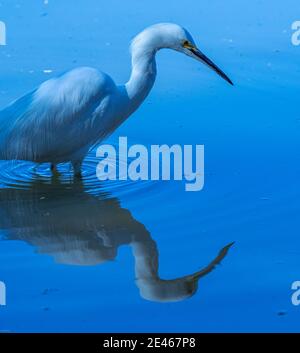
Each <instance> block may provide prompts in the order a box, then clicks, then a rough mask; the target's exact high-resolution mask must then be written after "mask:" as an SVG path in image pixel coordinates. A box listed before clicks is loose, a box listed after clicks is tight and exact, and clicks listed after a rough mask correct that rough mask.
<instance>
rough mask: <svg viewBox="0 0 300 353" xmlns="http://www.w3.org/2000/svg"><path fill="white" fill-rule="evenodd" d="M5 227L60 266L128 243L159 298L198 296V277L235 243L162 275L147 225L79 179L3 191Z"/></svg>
mask: <svg viewBox="0 0 300 353" xmlns="http://www.w3.org/2000/svg"><path fill="white" fill-rule="evenodd" d="M0 227H1V232H2V233H4V234H5V237H6V239H9V240H21V241H25V242H27V243H28V244H30V245H32V246H34V247H35V248H36V249H37V252H38V253H40V254H47V255H50V256H52V257H53V258H54V260H55V262H56V263H58V264H67V265H79V266H93V265H98V264H102V263H104V262H106V261H109V260H113V259H115V258H116V256H117V253H118V248H119V247H120V246H121V245H129V246H131V248H132V252H133V256H134V259H135V277H136V285H137V287H138V288H139V291H140V295H141V296H142V297H143V298H144V299H147V300H150V301H157V302H171V301H180V300H183V299H186V298H188V297H190V296H192V295H194V294H195V293H196V291H197V287H198V281H199V279H200V278H202V277H204V276H205V275H207V274H208V273H210V272H211V271H212V270H213V269H214V268H215V266H216V265H217V264H219V263H220V262H221V261H222V260H223V259H224V257H225V256H226V254H227V252H228V250H229V248H230V246H231V245H232V243H231V244H229V245H227V246H226V247H224V248H223V249H222V250H221V251H220V252H219V254H218V256H217V257H216V258H215V259H214V260H213V261H212V262H211V263H210V264H208V265H207V266H206V267H205V268H204V269H202V270H200V271H197V272H194V273H192V274H190V275H187V276H184V277H180V278H175V279H172V280H165V279H161V278H160V277H159V273H158V268H159V252H158V249H157V245H156V243H155V241H154V240H153V239H152V237H151V234H150V233H149V231H148V230H147V229H146V228H145V226H144V225H143V224H142V223H140V222H138V221H137V220H135V219H134V218H133V216H132V215H131V213H130V211H128V210H127V209H124V208H122V207H121V205H120V202H119V200H118V199H117V198H115V197H111V196H110V195H108V194H107V193H105V192H99V193H98V195H97V196H94V195H91V194H89V193H87V192H86V191H85V190H84V186H83V183H82V182H81V181H80V180H75V181H74V182H73V183H71V184H70V183H68V184H63V183H61V182H59V181H58V180H57V179H53V180H52V182H51V183H49V182H45V181H43V180H36V181H33V182H32V183H31V184H30V185H29V187H26V188H3V189H1V190H0Z"/></svg>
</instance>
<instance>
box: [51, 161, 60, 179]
mask: <svg viewBox="0 0 300 353" xmlns="http://www.w3.org/2000/svg"><path fill="white" fill-rule="evenodd" d="M50 169H51V172H52V175H53V176H59V171H58V170H57V166H56V164H54V163H51V164H50Z"/></svg>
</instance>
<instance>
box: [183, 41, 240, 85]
mask: <svg viewBox="0 0 300 353" xmlns="http://www.w3.org/2000/svg"><path fill="white" fill-rule="evenodd" d="M189 50H190V52H191V53H192V54H193V56H195V57H196V58H197V59H198V60H200V61H201V62H203V63H204V64H205V65H207V66H208V67H210V68H211V69H212V70H214V71H215V72H216V73H217V74H218V75H219V76H221V77H222V78H223V79H224V80H225V81H227V82H228V83H230V84H231V85H232V86H233V82H232V81H231V80H230V78H229V77H228V76H227V75H226V74H225V73H224V72H223V71H222V70H221V69H220V68H218V66H217V65H216V64H214V63H213V62H212V61H211V60H210V59H209V58H208V57H207V56H206V55H204V54H203V53H202V52H201V51H200V50H199V49H197V48H189Z"/></svg>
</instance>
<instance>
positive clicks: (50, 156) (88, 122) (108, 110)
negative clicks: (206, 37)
mask: <svg viewBox="0 0 300 353" xmlns="http://www.w3.org/2000/svg"><path fill="white" fill-rule="evenodd" d="M163 48H168V49H173V50H176V51H179V52H181V53H184V54H186V55H188V56H190V57H192V58H194V59H197V60H199V61H201V62H202V63H204V64H206V65H208V66H209V67H210V68H211V69H213V70H214V71H215V72H217V73H218V74H219V75H220V76H221V77H222V78H224V79H225V80H226V81H227V82H229V83H230V84H232V82H231V80H230V79H229V78H228V77H227V76H226V75H225V73H224V72H223V71H221V70H220V69H219V68H218V67H217V66H216V65H215V64H214V63H213V62H212V61H211V60H210V59H208V58H207V57H206V56H205V55H204V54H203V53H202V52H201V51H200V50H199V49H198V48H197V47H196V45H195V42H194V40H193V38H192V36H191V35H190V34H189V32H188V31H187V30H186V29H184V28H183V27H181V26H179V25H176V24H172V23H161V24H156V25H153V26H151V27H149V28H146V29H145V30H144V31H142V32H141V33H140V34H138V35H137V36H136V37H135V38H134V40H133V42H132V45H131V53H132V72H131V76H130V79H129V81H128V82H127V83H126V84H125V85H116V84H115V83H114V81H113V80H112V79H111V78H110V77H109V76H108V75H107V74H105V73H103V72H101V71H98V70H96V69H93V68H89V67H81V68H77V69H74V70H71V71H69V72H67V73H65V74H63V75H61V76H59V77H57V78H53V79H50V80H48V81H46V82H44V83H42V84H41V85H40V86H39V87H38V88H37V89H35V90H34V91H32V92H31V93H29V94H27V95H25V96H23V97H22V98H20V99H18V100H17V101H15V102H13V103H12V104H11V105H9V106H8V107H7V108H6V109H4V110H2V111H1V112H0V159H6V160H7V159H9V160H10V159H14V160H29V161H33V162H37V163H44V162H50V163H51V166H52V168H53V169H54V168H55V166H56V165H57V164H58V163H63V162H71V163H72V165H73V168H74V173H75V175H78V176H80V173H81V163H82V160H83V158H84V157H85V155H86V154H87V152H88V151H89V149H90V148H91V147H93V146H94V145H95V144H97V143H99V142H101V141H102V140H103V139H104V138H105V137H107V136H108V135H109V134H111V133H112V132H113V131H114V130H115V129H116V128H117V127H118V126H119V125H120V124H121V123H122V122H123V121H124V120H125V119H127V118H128V117H129V116H130V115H131V114H132V113H133V112H134V111H135V110H136V109H137V108H138V107H139V105H140V104H141V103H142V102H143V100H144V99H145V98H146V96H147V95H148V93H149V92H150V90H151V88H152V86H153V84H154V81H155V76H156V62H155V54H156V53H157V51H158V50H160V49H163Z"/></svg>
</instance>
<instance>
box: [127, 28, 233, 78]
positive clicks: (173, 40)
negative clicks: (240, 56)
mask: <svg viewBox="0 0 300 353" xmlns="http://www.w3.org/2000/svg"><path fill="white" fill-rule="evenodd" d="M131 48H132V51H133V53H134V52H136V51H137V52H140V51H143V52H146V53H147V52H148V53H153V52H156V51H157V50H159V49H163V48H169V49H173V50H176V51H178V52H181V53H184V54H186V55H188V56H190V57H192V58H194V59H196V60H198V61H200V62H202V63H203V64H205V65H207V66H208V67H209V68H211V69H212V70H214V71H215V72H216V73H217V74H218V75H220V76H221V77H222V78H223V79H224V80H226V81H227V82H228V83H230V84H231V85H233V83H232V81H231V80H230V79H229V77H228V76H227V75H226V74H225V73H224V72H223V71H222V70H221V69H220V68H219V67H218V66H217V65H216V64H214V63H213V62H212V61H211V60H210V59H209V58H208V57H207V56H206V55H204V54H203V53H202V52H201V51H200V50H199V49H198V48H197V46H196V44H195V41H194V40H193V37H192V36H191V34H190V33H189V32H188V31H187V30H186V29H185V28H183V27H181V26H179V25H177V24H174V23H159V24H156V25H153V26H151V27H148V28H146V29H145V30H144V31H143V32H141V33H140V34H138V35H137V36H136V37H135V38H134V40H133V42H132V46H131Z"/></svg>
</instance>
